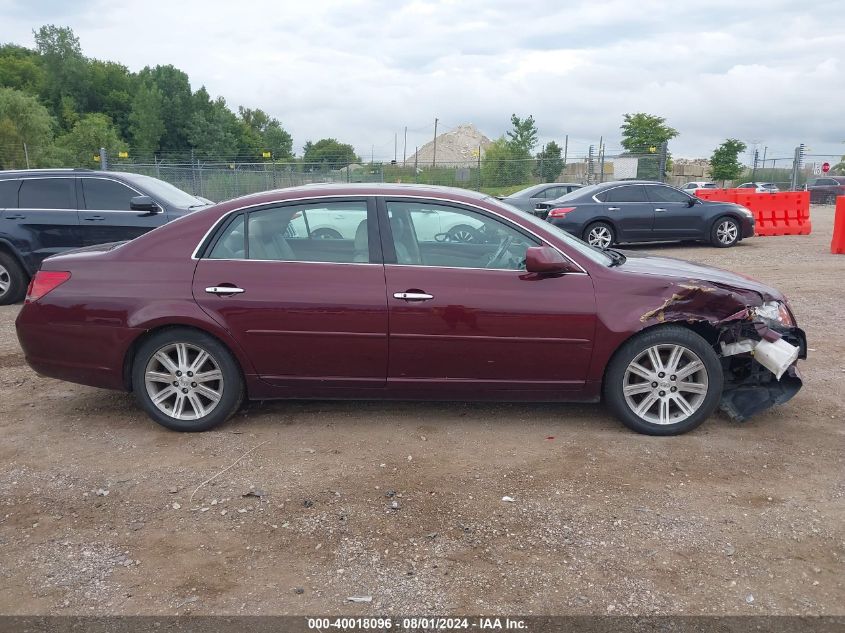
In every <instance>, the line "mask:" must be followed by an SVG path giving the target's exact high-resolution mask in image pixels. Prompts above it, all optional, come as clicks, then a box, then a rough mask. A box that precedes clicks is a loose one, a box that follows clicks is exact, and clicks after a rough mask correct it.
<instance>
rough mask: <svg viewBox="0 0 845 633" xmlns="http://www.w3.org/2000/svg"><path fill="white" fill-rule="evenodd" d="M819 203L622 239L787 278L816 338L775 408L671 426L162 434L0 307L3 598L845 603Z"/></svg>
mask: <svg viewBox="0 0 845 633" xmlns="http://www.w3.org/2000/svg"><path fill="white" fill-rule="evenodd" d="M812 217H813V224H814V233H813V234H812V235H811V236H804V237H774V238H758V239H754V240H749V241H747V242H744V243H743V244H742V245H741V246H739V247H737V248H733V249H730V250H717V249H713V248H710V247H707V246H683V247H682V246H677V245H673V246H657V247H655V246H651V247H648V248H642V249H640V250H644V251H650V252H656V253H660V254H665V255H671V256H677V257H683V258H687V259H691V260H695V261H700V262H704V263H709V264H716V265H719V266H722V267H725V268H729V269H732V270H737V271H742V272H744V273H747V274H749V275H752V276H754V277H756V278H759V279H761V280H763V281H765V282H768V283H771V284H773V285H776V286H778V287H780V288H781V289H782V290H784V291H785V292H786V293H787V294H788V295H789V296H790V298H791V300H792V302H793V304H794V307H795V309H796V312H797V315H798V319H799V323H800V324H801V325H802V326H803V327H804V328H805V329H806V331H807V334H808V337H809V340H810V348H811V352H810V358H809V360H807V361H806V362H804V363H802V370H803V371H804V374H805V378H806V383H805V385H806V386H805V388H804V389H803V390H802V391H801V393H800V394H799V395H798V396H797V397H796V398H795V399H794V400H793V401H792V402H790V403H788V404H787V405H785V406H783V407H781V408H779V409H777V410H773V411H770V412H766V413H764V414H762V415H760V416H758V417H756V418H754V419H753V420H751V421H749V422H747V423H745V424H738V423H732V422H730V421H729V420H727V419H726V418H724V417H718V416H717V417H714V418H713V419H711V420H710V421H708V422H707V423H706V424H705V425H704V426H702V427H700V428H699V429H698V430H696V431H695V432H693V433H691V434H688V435H685V436H682V437H676V438H651V437H643V436H638V435H635V434H633V433H631V432H629V431H627V430H625V429H624V428H623V427H622V426H621V425H620V424H619V423H617V422H616V421H615V420H614V419H612V418H611V417H610V415H609V414H608V413H607V412H606V411H605V410H604V409H603V408H602V407H601V406H598V405H528V404H519V405H491V404H483V405H480V404H421V403H372V402H277V403H267V404H263V405H261V404H253V405H251V406H250V407H249V409H248V410H245V411H244V412H242V413H241V414H239V415H238V416H237V417H236V418H235V419H234V420H233V421H231V422H230V423H228V424H227V425H225V426H223V427H222V428H219V429H217V430H215V431H212V432H208V433H204V434H199V435H180V434H177V433H172V432H168V431H166V430H164V429H162V428H160V427H158V426H157V425H155V424H153V423H152V422H150V421H149V420H148V419H147V418H146V417H145V416H144V415H143V414H142V413H141V412H140V411H139V410H138V408H137V407H136V406H135V404H134V402H133V399H132V397H131V396H129V395H126V394H121V393H112V392H107V391H101V390H97V389H92V388H88V387H82V386H77V385H71V384H65V383H60V382H56V381H53V380H49V379H46V378H40V377H38V376H36V375H35V374H34V373H33V372H32V371H31V370H30V369H29V368H28V367H27V366H26V365H25V364H24V361H23V356H22V354H21V351H20V348H19V347H18V343H17V339H16V337H15V334H14V327H13V322H14V318H15V315H16V314H17V311H18V307H17V306H9V307H3V308H0V433H2V438H3V439H2V443H0V613H3V614H18V615H24V614H184V613H202V614H305V613H311V614H315V613H333V614H344V615H352V614H367V613H372V614H399V613H402V614H411V613H414V614H422V613H435V612H436V613H490V612H499V613H504V612H510V613H521V614H607V613H612V614H634V613H635V614H714V613H717V614H839V615H841V614H845V586H844V585H845V564H843V559H845V530H843V525H845V523H843V519H845V511H843V510H845V504H843V493H845V486H843V473H845V468H843V451H842V449H843V419H845V406H843V402H845V398H843V394H845V359H843V354H844V353H845V328H843V327H842V323H841V322H840V321H839V319H840V318H842V317H843V316H845V296H843V279H845V275H844V273H845V257H843V256H833V255H830V254H829V250H828V246H829V243H830V235H831V230H832V218H833V211H832V208H831V207H821V206H819V207H814V208H813V216H812ZM256 447H257V448H256ZM251 449H254V450H253V451H252V452H251V453H249V455H247V456H246V457H244V458H243V459H242V460H241V461H240V462H238V463H237V464H236V465H235V466H234V467H232V468H231V469H230V470H228V471H227V472H225V473H224V474H222V475H221V476H219V477H217V478H216V479H215V480H214V481H212V482H211V483H209V484H207V485H205V486H203V487H201V488H199V490H196V492H195V489H196V488H197V487H198V486H199V485H200V483H201V482H203V481H204V480H206V479H208V478H209V477H212V476H213V475H214V474H215V473H218V472H219V471H221V470H223V469H224V468H226V467H227V466H229V465H230V464H232V463H233V462H234V461H235V460H236V459H238V458H239V457H240V456H241V455H243V454H244V453H245V452H247V451H249V450H251ZM250 493H251V494H250ZM248 494H249V496H244V495H248ZM192 496H193V499H191V497H192ZM504 496H509V497H511V498H512V499H513V501H512V502H506V501H503V500H502V497H504ZM350 596H372V602H370V603H351V602H349V601H348V600H347V598H348V597H350Z"/></svg>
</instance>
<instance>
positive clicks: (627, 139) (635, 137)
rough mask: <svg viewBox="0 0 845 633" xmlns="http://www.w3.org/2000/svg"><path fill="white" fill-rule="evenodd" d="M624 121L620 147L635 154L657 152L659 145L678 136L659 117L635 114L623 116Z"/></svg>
mask: <svg viewBox="0 0 845 633" xmlns="http://www.w3.org/2000/svg"><path fill="white" fill-rule="evenodd" d="M624 121H625V122H624V123H623V124H622V125H621V129H622V147H624V148H625V149H626V150H628V151H629V152H632V153H635V154H636V153H647V152H652V151H658V150H659V148H660V145H661V144H663V143H665V142H668V141H670V140H672V139H673V138H675V137H676V136H678V130H676V129H674V128H672V127H669V126H668V125H666V119H665V118H663V117H660V116H654V115H652V114H646V113H645V112H637V113H635V114H625V115H624ZM652 148H654V150H652Z"/></svg>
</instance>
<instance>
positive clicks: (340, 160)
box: [302, 138, 361, 169]
mask: <svg viewBox="0 0 845 633" xmlns="http://www.w3.org/2000/svg"><path fill="white" fill-rule="evenodd" d="M302 149H303V150H304V152H303V155H302V162H303V163H305V164H306V169H312V168H314V167H315V164H319V165H321V166H325V167H328V168H329V169H340V168H342V167H346V166H347V165H351V164H352V163H359V162H361V159H360V158H359V157H358V156H357V155H356V154H355V148H354V147H352V146H351V145H348V144H346V143H341V142H340V141H338V140H337V139H334V138H323V139H320V140H319V141H317V142H316V143H312V142H311V141H308V142H307V143H305V146H304V147H303V148H302Z"/></svg>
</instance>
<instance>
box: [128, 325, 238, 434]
mask: <svg viewBox="0 0 845 633" xmlns="http://www.w3.org/2000/svg"><path fill="white" fill-rule="evenodd" d="M132 389H133V390H134V392H135V397H136V399H137V400H138V404H140V405H141V408H142V409H144V411H146V412H147V415H149V416H150V417H151V418H152V419H153V420H155V421H156V422H158V423H159V424H161V425H162V426H164V427H166V428H168V429H171V430H173V431H207V430H208V429H211V428H214V427H215V426H217V425H218V424H222V423H223V422H225V421H226V420H228V419H229V418H230V417H231V416H232V415H233V414H234V413H235V411H237V410H238V407H240V405H241V401H242V400H243V397H244V382H243V377H242V376H241V371H240V367H239V366H238V364H237V361H236V360H235V358H234V356H232V353H231V352H230V351H229V350H228V349H226V346H225V345H223V344H222V343H221V342H220V341H218V340H217V339H215V338H214V337H212V336H209V335H208V334H205V333H204V332H200V331H199V330H193V329H188V328H171V329H166V330H162V331H161V332H159V333H157V334H154V335H153V336H151V337H150V338H148V339H147V340H146V341H144V342H143V343H142V344H141V346H140V347H139V348H138V352H137V353H136V354H135V360H134V362H133V365H132Z"/></svg>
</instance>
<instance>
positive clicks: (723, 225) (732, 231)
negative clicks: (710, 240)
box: [716, 220, 739, 244]
mask: <svg viewBox="0 0 845 633" xmlns="http://www.w3.org/2000/svg"><path fill="white" fill-rule="evenodd" d="M738 235H739V229H738V228H737V226H736V222H733V221H732V220H725V221H723V222H720V223H719V226H717V227H716V239H717V240H719V241H720V242H721V243H722V244H733V243H734V242H736V238H737V236H738Z"/></svg>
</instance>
